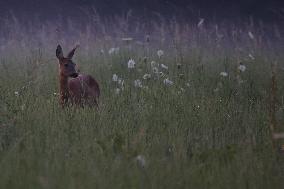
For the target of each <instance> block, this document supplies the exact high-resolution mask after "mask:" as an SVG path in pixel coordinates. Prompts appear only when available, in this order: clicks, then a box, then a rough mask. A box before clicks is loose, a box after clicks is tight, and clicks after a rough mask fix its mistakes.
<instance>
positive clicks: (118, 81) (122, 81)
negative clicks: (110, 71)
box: [117, 78, 124, 86]
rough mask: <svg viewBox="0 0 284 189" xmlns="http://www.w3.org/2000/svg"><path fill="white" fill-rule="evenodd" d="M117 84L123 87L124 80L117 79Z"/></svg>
mask: <svg viewBox="0 0 284 189" xmlns="http://www.w3.org/2000/svg"><path fill="white" fill-rule="evenodd" d="M117 83H118V84H119V85H121V86H124V80H123V79H121V78H118V80H117Z"/></svg>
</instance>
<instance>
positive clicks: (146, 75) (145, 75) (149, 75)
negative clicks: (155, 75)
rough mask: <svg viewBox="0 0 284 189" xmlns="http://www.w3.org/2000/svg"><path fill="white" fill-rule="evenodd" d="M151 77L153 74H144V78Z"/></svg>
mask: <svg viewBox="0 0 284 189" xmlns="http://www.w3.org/2000/svg"><path fill="white" fill-rule="evenodd" d="M150 78H151V74H144V75H143V79H145V80H146V79H150Z"/></svg>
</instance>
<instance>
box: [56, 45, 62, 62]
mask: <svg viewBox="0 0 284 189" xmlns="http://www.w3.org/2000/svg"><path fill="white" fill-rule="evenodd" d="M56 57H57V58H58V59H61V58H63V51H62V48H61V46H60V45H57V48H56Z"/></svg>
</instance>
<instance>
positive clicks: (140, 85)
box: [134, 79, 142, 88]
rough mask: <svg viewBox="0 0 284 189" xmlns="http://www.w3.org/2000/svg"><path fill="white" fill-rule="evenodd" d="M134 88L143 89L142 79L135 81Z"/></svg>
mask: <svg viewBox="0 0 284 189" xmlns="http://www.w3.org/2000/svg"><path fill="white" fill-rule="evenodd" d="M134 86H135V87H137V88H142V82H141V80H140V79H136V80H135V81H134Z"/></svg>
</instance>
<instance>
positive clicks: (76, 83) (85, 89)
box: [56, 45, 100, 107]
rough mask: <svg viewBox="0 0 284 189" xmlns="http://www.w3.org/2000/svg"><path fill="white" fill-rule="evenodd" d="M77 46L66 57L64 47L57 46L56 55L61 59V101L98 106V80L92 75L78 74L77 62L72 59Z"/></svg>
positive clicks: (63, 102) (63, 104)
mask: <svg viewBox="0 0 284 189" xmlns="http://www.w3.org/2000/svg"><path fill="white" fill-rule="evenodd" d="M76 48H77V47H75V48H74V49H73V50H72V51H71V52H70V53H69V54H68V56H67V57H66V58H65V57H63V52H62V48H61V46H60V45H58V46H57V49H56V56H57V58H58V59H59V80H60V103H61V105H62V106H63V107H64V106H65V105H67V104H68V103H70V104H71V105H79V106H84V105H88V106H97V105H98V98H99V96H100V88H99V84H98V82H97V81H96V80H95V79H94V78H93V77H92V76H90V75H84V74H78V73H77V72H76V70H75V65H76V64H75V63H73V61H72V60H71V59H72V57H73V55H74V52H75V50H76Z"/></svg>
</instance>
